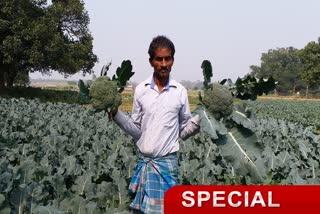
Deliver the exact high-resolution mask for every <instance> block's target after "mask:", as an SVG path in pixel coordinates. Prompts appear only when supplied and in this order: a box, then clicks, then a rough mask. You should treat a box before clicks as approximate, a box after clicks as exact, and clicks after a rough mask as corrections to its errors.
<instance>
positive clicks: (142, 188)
mask: <svg viewBox="0 0 320 214" xmlns="http://www.w3.org/2000/svg"><path fill="white" fill-rule="evenodd" d="M177 182H178V160H177V154H176V153H172V154H169V155H166V156H164V157H159V158H147V157H143V156H140V157H139V162H138V166H137V169H136V171H135V174H134V175H133V177H132V180H131V183H130V185H129V194H130V195H133V196H134V200H133V202H132V203H131V205H130V207H131V208H133V209H134V210H139V211H140V212H141V213H147V214H150V213H151V214H156V213H163V204H164V194H165V193H166V191H167V190H168V189H169V188H170V187H172V186H174V185H176V184H177Z"/></svg>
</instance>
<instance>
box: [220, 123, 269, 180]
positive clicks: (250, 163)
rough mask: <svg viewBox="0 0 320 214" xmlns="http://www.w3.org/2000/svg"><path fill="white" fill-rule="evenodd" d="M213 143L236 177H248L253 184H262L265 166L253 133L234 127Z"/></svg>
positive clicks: (260, 149)
mask: <svg viewBox="0 0 320 214" xmlns="http://www.w3.org/2000/svg"><path fill="white" fill-rule="evenodd" d="M215 143H217V145H218V148H219V149H220V151H221V154H222V156H223V157H224V159H225V160H226V161H227V162H230V163H231V165H232V167H233V168H234V171H235V172H236V173H237V174H238V175H242V176H247V175H250V177H251V179H252V182H254V183H262V182H263V180H264V177H265V166H264V163H263V160H262V158H261V153H262V148H261V147H260V146H259V144H258V143H257V137H256V135H255V134H254V133H253V132H251V131H249V130H247V129H241V128H239V127H234V128H232V129H231V130H228V133H227V135H224V136H219V139H217V140H215Z"/></svg>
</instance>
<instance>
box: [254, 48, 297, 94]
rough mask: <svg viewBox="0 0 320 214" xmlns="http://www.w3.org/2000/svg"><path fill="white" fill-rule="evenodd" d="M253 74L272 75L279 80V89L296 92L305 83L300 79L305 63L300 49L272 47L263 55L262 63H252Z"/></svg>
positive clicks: (264, 76) (260, 75)
mask: <svg viewBox="0 0 320 214" xmlns="http://www.w3.org/2000/svg"><path fill="white" fill-rule="evenodd" d="M250 68H251V70H252V72H251V74H252V75H254V76H256V77H258V78H261V77H262V78H267V77H270V76H272V77H273V78H274V79H276V80H277V81H278V85H277V90H279V91H282V92H287V91H289V90H292V93H295V91H296V87H297V86H299V85H300V86H301V85H302V84H303V83H302V81H301V79H300V75H301V72H302V70H303V65H302V63H301V60H300V58H299V55H298V50H297V49H296V48H293V47H288V48H278V49H271V50H269V51H268V52H267V53H263V54H262V56H261V65H260V66H256V65H251V66H250Z"/></svg>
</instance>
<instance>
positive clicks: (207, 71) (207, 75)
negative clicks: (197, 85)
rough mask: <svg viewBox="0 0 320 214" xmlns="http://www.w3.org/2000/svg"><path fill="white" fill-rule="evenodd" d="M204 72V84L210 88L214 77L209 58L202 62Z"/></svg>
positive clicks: (206, 87)
mask: <svg viewBox="0 0 320 214" xmlns="http://www.w3.org/2000/svg"><path fill="white" fill-rule="evenodd" d="M201 68H202V73H203V78H204V81H203V85H204V88H205V89H208V88H209V83H210V82H211V77H212V65H211V62H210V61H209V60H203V62H202V64H201Z"/></svg>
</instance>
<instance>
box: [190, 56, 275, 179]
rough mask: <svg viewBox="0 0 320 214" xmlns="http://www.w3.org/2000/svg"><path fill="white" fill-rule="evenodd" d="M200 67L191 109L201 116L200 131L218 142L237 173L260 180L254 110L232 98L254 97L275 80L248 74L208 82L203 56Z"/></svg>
mask: <svg viewBox="0 0 320 214" xmlns="http://www.w3.org/2000/svg"><path fill="white" fill-rule="evenodd" d="M201 68H202V69H203V76H204V82H203V85H204V90H203V95H202V94H201V92H200V93H199V100H200V104H199V105H198V106H197V107H196V109H195V110H194V112H193V113H195V114H198V115H199V116H200V118H201V133H202V134H204V135H206V136H208V137H210V138H211V140H212V141H213V142H214V143H215V144H217V146H218V148H219V149H220V151H221V153H222V154H223V156H224V159H225V160H227V161H229V162H230V163H231V164H232V166H233V168H234V171H235V173H237V174H238V175H243V176H245V175H248V174H250V175H251V176H250V177H251V178H252V181H251V182H253V183H262V182H263V180H264V179H265V176H266V170H265V168H264V163H263V161H262V158H261V153H262V148H261V145H260V144H259V141H258V139H257V136H256V134H255V132H254V131H255V126H256V124H255V117H254V114H253V113H252V112H251V111H250V110H249V109H248V108H247V107H246V105H245V104H238V105H235V104H234V98H238V99H242V100H248V99H250V100H255V99H256V98H257V96H258V95H262V94H263V93H268V92H269V91H271V90H273V89H274V88H275V86H276V82H275V81H274V80H273V79H272V78H269V79H267V80H263V79H256V78H255V77H251V76H247V77H246V78H243V79H241V78H238V80H237V81H236V83H235V84H234V83H232V81H231V80H230V79H224V80H222V81H221V82H220V83H211V77H212V66H211V63H210V61H208V60H204V61H203V63H202V65H201Z"/></svg>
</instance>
